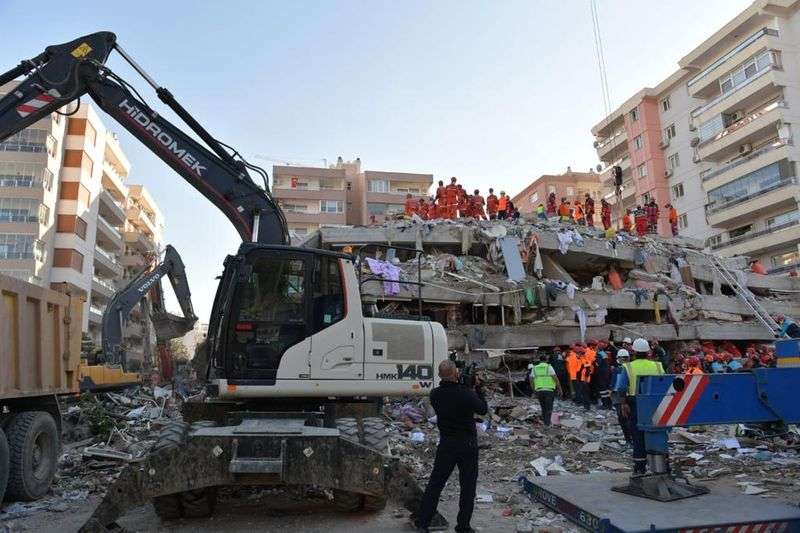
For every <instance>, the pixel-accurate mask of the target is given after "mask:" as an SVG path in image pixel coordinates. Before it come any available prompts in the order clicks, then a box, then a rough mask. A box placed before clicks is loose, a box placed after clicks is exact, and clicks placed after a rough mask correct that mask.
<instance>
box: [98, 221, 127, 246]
mask: <svg viewBox="0 0 800 533" xmlns="http://www.w3.org/2000/svg"><path fill="white" fill-rule="evenodd" d="M97 222H98V223H99V224H100V225H101V226H103V227H104V228H105V229H106V231H108V232H109V233H111V234H112V235H113V236H115V237H117V238H118V239H119V240H120V241H122V234H121V233H120V232H119V230H118V229H117V228H115V227H114V226H112V225H111V223H110V222H109V221H108V220H106V219H105V218H103V217H102V216H101V215H97Z"/></svg>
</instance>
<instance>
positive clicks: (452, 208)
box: [444, 176, 458, 220]
mask: <svg viewBox="0 0 800 533" xmlns="http://www.w3.org/2000/svg"><path fill="white" fill-rule="evenodd" d="M444 193H445V206H446V211H447V213H446V214H445V216H444V218H449V219H451V220H452V219H454V218H456V211H457V209H458V185H456V177H455V176H453V177H452V178H450V185H448V186H447V187H445V188H444Z"/></svg>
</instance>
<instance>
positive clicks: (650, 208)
mask: <svg viewBox="0 0 800 533" xmlns="http://www.w3.org/2000/svg"><path fill="white" fill-rule="evenodd" d="M645 211H646V213H647V233H653V234H655V233H658V204H657V203H656V201H655V200H650V203H649V204H647V206H645Z"/></svg>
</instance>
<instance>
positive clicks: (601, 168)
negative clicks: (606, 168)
mask: <svg viewBox="0 0 800 533" xmlns="http://www.w3.org/2000/svg"><path fill="white" fill-rule="evenodd" d="M594 168H596V169H597V171H598V172H600V171H601V170H603V165H601V164H600V163H597V166H596V167H594Z"/></svg>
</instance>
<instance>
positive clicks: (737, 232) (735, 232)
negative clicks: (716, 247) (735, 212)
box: [728, 224, 753, 239]
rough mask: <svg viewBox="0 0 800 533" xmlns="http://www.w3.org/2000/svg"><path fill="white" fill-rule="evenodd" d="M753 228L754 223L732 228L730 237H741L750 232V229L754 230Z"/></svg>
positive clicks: (729, 233)
mask: <svg viewBox="0 0 800 533" xmlns="http://www.w3.org/2000/svg"><path fill="white" fill-rule="evenodd" d="M752 229H753V225H752V224H748V225H746V226H741V227H738V228H736V229H732V230H730V231H729V232H728V238H729V239H735V238H737V237H741V236H742V235H747V234H748V233H750V230H752Z"/></svg>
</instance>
